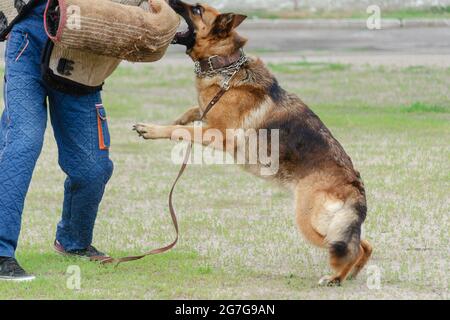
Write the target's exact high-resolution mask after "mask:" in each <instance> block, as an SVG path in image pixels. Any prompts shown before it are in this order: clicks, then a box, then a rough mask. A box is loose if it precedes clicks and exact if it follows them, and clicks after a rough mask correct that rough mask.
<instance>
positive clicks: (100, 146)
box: [95, 104, 109, 150]
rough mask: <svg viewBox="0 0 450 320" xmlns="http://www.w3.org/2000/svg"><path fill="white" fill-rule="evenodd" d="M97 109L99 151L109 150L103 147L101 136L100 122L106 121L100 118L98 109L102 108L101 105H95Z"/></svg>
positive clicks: (102, 136) (103, 141)
mask: <svg viewBox="0 0 450 320" xmlns="http://www.w3.org/2000/svg"><path fill="white" fill-rule="evenodd" d="M95 106H96V108H97V129H98V142H99V148H100V150H109V147H108V146H106V145H105V137H104V135H103V126H102V121H106V117H102V115H101V114H100V111H99V109H101V108H103V105H102V104H97V105H95Z"/></svg>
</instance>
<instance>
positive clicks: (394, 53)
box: [0, 21, 450, 66]
mask: <svg viewBox="0 0 450 320" xmlns="http://www.w3.org/2000/svg"><path fill="white" fill-rule="evenodd" d="M391 24H392V23H391ZM308 26H309V27H308ZM311 27H312V26H311V25H310V24H308V23H306V24H305V22H303V24H295V23H293V22H289V21H278V22H276V21H275V22H264V21H263V22H261V21H248V22H246V23H245V24H244V25H243V26H242V27H241V30H240V32H241V33H242V35H244V36H246V37H248V38H249V43H248V48H247V49H248V50H250V51H253V52H255V53H257V54H258V55H260V56H262V57H263V58H264V59H265V60H266V61H268V62H270V61H290V60H299V59H304V58H307V59H308V60H310V61H331V62H342V63H352V64H366V63H369V64H375V65H380V64H381V65H386V64H388V65H389V64H395V65H440V66H450V41H444V39H449V38H450V28H449V27H418V28H415V27H408V28H387V29H384V30H378V31H370V30H368V29H367V28H365V27H364V25H363V24H362V23H361V22H356V23H355V25H354V26H353V27H350V28H349V27H346V28H340V29H336V28H330V27H328V28H327V27H326V26H325V25H324V23H323V22H317V27H318V28H316V29H311ZM0 53H1V56H2V57H3V46H2V45H0ZM182 53H183V50H182V48H181V47H171V48H170V50H169V55H168V56H167V57H166V58H165V59H163V61H162V62H160V63H168V64H175V63H188V61H187V60H186V59H185V58H184V56H183V54H182Z"/></svg>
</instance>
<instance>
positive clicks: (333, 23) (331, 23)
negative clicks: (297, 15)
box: [241, 19, 450, 30]
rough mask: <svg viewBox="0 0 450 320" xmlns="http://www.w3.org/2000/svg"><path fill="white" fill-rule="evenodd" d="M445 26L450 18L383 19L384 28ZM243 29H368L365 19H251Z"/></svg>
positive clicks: (449, 25) (449, 24)
mask: <svg viewBox="0 0 450 320" xmlns="http://www.w3.org/2000/svg"><path fill="white" fill-rule="evenodd" d="M423 27H426V28H443V27H450V19H382V21H381V28H382V29H395V28H423ZM241 28H242V29H243V30H257V29H265V30H287V29H291V30H292V29H367V21H366V20H363V19H292V20H289V19H274V20H271V19H250V20H247V21H246V22H245V23H244V24H243V25H242V26H241Z"/></svg>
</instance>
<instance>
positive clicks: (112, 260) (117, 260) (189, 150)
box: [101, 87, 229, 266]
mask: <svg viewBox="0 0 450 320" xmlns="http://www.w3.org/2000/svg"><path fill="white" fill-rule="evenodd" d="M228 89H229V87H221V89H220V91H219V92H218V93H217V94H216V95H215V96H214V98H213V99H212V100H211V102H210V103H209V104H208V106H207V107H206V109H205V111H204V112H203V115H202V117H201V118H200V121H202V120H204V119H205V118H206V116H207V114H208V113H209V111H211V109H212V108H213V107H214V106H215V105H216V104H217V103H218V102H219V101H220V99H221V98H222V97H223V95H224V94H225V93H226V92H227V91H228ZM192 146H193V143H192V142H190V143H189V146H188V148H187V150H186V155H185V157H184V160H183V164H182V166H181V168H180V171H179V172H178V176H177V178H176V179H175V181H174V183H173V185H172V188H171V189H170V193H169V211H170V216H171V218H172V222H173V226H174V228H175V231H176V238H175V240H174V241H173V242H172V243H171V244H169V245H167V246H165V247H162V248H159V249H155V250H152V251H149V252H146V253H143V254H142V255H139V256H130V257H123V258H108V259H105V260H102V261H101V264H110V263H115V264H116V266H118V265H119V264H121V263H123V262H130V261H136V260H140V259H142V258H145V257H147V256H150V255H155V254H161V253H164V252H167V251H169V250H171V249H172V248H173V247H175V245H176V244H177V242H178V239H179V236H180V230H179V226H178V219H177V214H176V211H175V208H174V206H173V194H174V191H175V187H176V186H177V184H178V182H179V180H180V179H181V177H182V176H183V173H184V171H185V170H186V168H187V166H188V161H189V158H190V157H191V153H192Z"/></svg>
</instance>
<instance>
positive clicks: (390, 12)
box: [241, 6, 450, 19]
mask: <svg viewBox="0 0 450 320" xmlns="http://www.w3.org/2000/svg"><path fill="white" fill-rule="evenodd" d="M381 9H382V11H381V14H382V17H383V18H386V19H450V6H448V7H442V6H435V7H429V8H404V9H383V8H381ZM241 11H242V10H241ZM245 13H246V14H247V15H248V16H249V17H253V18H259V19H366V18H367V17H368V16H369V14H367V13H366V11H365V10H363V9H361V10H357V9H355V10H341V9H337V10H317V11H314V12H313V11H309V10H305V9H300V10H279V11H276V10H274V11H268V10H252V11H247V12H245Z"/></svg>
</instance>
